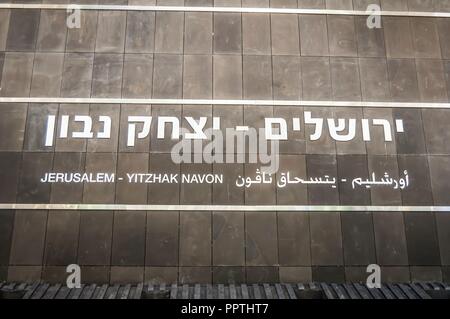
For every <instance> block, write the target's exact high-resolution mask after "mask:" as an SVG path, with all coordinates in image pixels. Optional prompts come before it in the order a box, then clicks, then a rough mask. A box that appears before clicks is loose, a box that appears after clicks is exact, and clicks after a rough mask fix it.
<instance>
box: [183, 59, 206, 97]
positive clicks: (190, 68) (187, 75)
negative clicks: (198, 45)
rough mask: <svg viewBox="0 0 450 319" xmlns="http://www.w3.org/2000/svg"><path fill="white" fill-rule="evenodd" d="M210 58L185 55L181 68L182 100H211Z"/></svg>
mask: <svg viewBox="0 0 450 319" xmlns="http://www.w3.org/2000/svg"><path fill="white" fill-rule="evenodd" d="M212 68H213V67H212V56H210V55H185V56H184V68H183V98H185V99H211V98H212Z"/></svg>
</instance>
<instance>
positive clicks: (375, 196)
mask: <svg viewBox="0 0 450 319" xmlns="http://www.w3.org/2000/svg"><path fill="white" fill-rule="evenodd" d="M367 158H368V163H369V176H372V174H373V173H374V174H375V177H376V179H377V180H379V179H381V178H383V176H384V175H385V174H386V173H387V174H389V176H390V177H391V178H394V179H396V180H398V179H399V176H403V172H399V170H398V163H397V157H396V156H384V155H369V156H368V157H367ZM370 193H371V196H372V205H401V204H402V198H401V192H400V190H399V189H397V190H395V189H394V188H393V186H384V185H381V186H375V187H372V188H371V189H370Z"/></svg>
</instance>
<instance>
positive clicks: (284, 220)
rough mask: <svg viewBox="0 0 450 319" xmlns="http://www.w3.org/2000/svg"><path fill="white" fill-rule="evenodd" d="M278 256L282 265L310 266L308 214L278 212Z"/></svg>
mask: <svg viewBox="0 0 450 319" xmlns="http://www.w3.org/2000/svg"><path fill="white" fill-rule="evenodd" d="M277 225H278V256H279V257H278V258H279V263H280V265H283V266H310V265H311V248H310V231H309V214H307V213H298V212H282V213H278V218H277Z"/></svg>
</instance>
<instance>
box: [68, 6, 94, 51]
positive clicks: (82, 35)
mask: <svg viewBox="0 0 450 319" xmlns="http://www.w3.org/2000/svg"><path fill="white" fill-rule="evenodd" d="M97 22H98V11H90V10H84V11H81V15H80V28H72V29H70V28H68V29H67V43H66V51H67V52H94V50H95V39H96V37H97Z"/></svg>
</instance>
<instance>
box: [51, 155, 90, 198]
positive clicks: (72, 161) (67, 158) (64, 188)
mask: <svg viewBox="0 0 450 319" xmlns="http://www.w3.org/2000/svg"><path fill="white" fill-rule="evenodd" d="M84 167H85V154H84V153H55V155H54V158H53V172H57V173H60V172H63V173H68V174H70V173H80V172H84ZM51 187H52V191H51V196H50V202H52V203H61V204H67V203H74V204H81V203H82V202H83V184H82V183H74V182H71V183H55V184H52V186H51Z"/></svg>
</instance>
